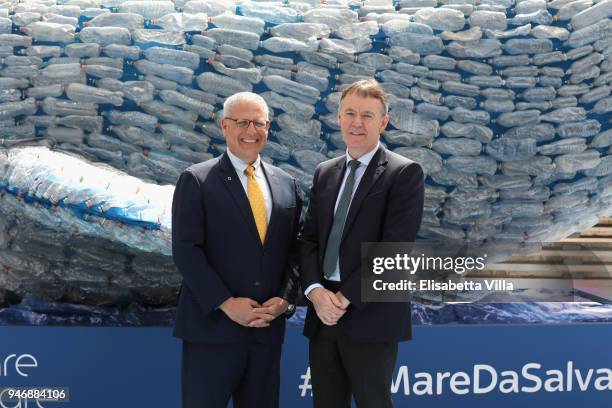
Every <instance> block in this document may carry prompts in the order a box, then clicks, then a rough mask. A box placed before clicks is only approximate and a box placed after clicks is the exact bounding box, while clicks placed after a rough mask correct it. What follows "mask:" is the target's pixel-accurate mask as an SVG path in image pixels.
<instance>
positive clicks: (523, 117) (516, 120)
mask: <svg viewBox="0 0 612 408" xmlns="http://www.w3.org/2000/svg"><path fill="white" fill-rule="evenodd" d="M540 116H541V115H540V111H538V110H535V109H528V110H524V111H517V112H506V113H502V114H501V115H499V116H498V117H497V119H496V120H495V122H496V123H497V124H498V125H500V126H503V127H506V128H510V127H514V126H521V125H529V124H535V123H538V122H539V121H540Z"/></svg>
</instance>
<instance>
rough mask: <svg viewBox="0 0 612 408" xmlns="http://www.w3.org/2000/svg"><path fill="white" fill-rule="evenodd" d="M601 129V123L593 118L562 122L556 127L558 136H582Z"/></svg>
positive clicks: (584, 136)
mask: <svg viewBox="0 0 612 408" xmlns="http://www.w3.org/2000/svg"><path fill="white" fill-rule="evenodd" d="M600 130H601V123H599V121H597V120H595V119H587V120H584V121H580V122H569V123H562V124H560V125H559V126H558V127H557V134H558V135H559V136H560V137H563V138H567V137H582V138H587V137H591V136H595V135H596V134H598V133H599V131H600Z"/></svg>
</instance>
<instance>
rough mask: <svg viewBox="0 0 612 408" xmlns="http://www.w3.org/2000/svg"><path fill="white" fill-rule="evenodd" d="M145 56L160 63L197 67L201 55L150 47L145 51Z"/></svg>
mask: <svg viewBox="0 0 612 408" xmlns="http://www.w3.org/2000/svg"><path fill="white" fill-rule="evenodd" d="M144 57H145V58H146V59H148V60H149V61H152V62H156V63H158V64H170V65H175V66H179V67H186V68H191V69H197V68H198V67H199V66H200V57H199V55H197V54H195V53H193V52H188V51H180V50H174V49H170V48H162V47H150V48H147V49H146V50H145V51H144Z"/></svg>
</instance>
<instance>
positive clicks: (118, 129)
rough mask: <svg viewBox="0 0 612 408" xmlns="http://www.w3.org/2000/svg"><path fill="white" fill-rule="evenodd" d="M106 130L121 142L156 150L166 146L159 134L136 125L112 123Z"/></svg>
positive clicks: (164, 148) (163, 148)
mask: <svg viewBox="0 0 612 408" xmlns="http://www.w3.org/2000/svg"><path fill="white" fill-rule="evenodd" d="M108 130H109V132H112V133H113V134H114V135H115V136H117V137H118V138H119V139H120V140H122V141H123V142H125V143H129V144H131V145H135V146H140V147H143V148H148V149H157V150H166V149H167V148H168V145H167V143H166V141H165V139H164V138H163V137H160V135H159V134H155V133H152V132H149V131H147V130H145V129H142V128H139V127H136V126H128V125H117V126H114V125H113V126H110V127H109V129H108Z"/></svg>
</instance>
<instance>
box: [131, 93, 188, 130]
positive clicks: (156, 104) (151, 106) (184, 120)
mask: <svg viewBox="0 0 612 408" xmlns="http://www.w3.org/2000/svg"><path fill="white" fill-rule="evenodd" d="M140 106H141V107H142V110H143V111H145V112H146V113H148V114H150V115H153V116H156V117H157V118H159V119H162V120H164V121H166V122H170V123H176V124H177V125H180V126H181V127H185V128H187V129H193V128H195V123H196V121H197V118H198V114H197V113H195V112H190V111H185V110H182V109H180V108H177V107H175V106H172V105H168V104H167V103H164V102H161V101H158V100H152V101H148V102H143V103H142V104H141V105H140Z"/></svg>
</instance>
